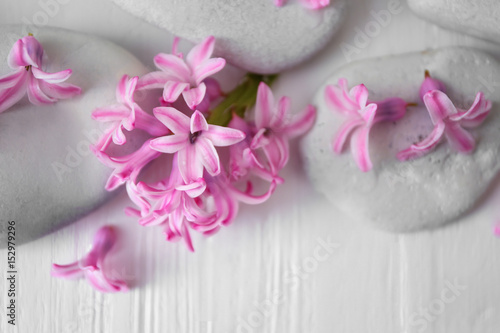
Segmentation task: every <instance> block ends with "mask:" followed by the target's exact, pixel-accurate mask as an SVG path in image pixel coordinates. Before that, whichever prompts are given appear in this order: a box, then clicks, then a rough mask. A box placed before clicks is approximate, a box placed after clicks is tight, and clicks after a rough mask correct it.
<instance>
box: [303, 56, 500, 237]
mask: <svg viewBox="0 0 500 333" xmlns="http://www.w3.org/2000/svg"><path fill="white" fill-rule="evenodd" d="M426 69H428V70H429V71H430V73H431V75H432V76H434V77H435V78H438V79H440V80H442V81H443V82H444V83H445V84H446V86H447V88H448V90H447V92H448V94H449V96H450V97H451V99H452V101H454V103H455V105H456V106H458V107H462V108H468V107H469V106H470V105H471V104H472V101H473V99H474V97H475V94H476V93H477V91H479V90H481V91H483V92H484V93H485V96H486V97H487V98H489V99H491V100H492V102H493V107H492V111H491V113H490V115H489V116H488V118H487V119H486V120H485V122H484V123H483V124H482V125H481V126H480V127H478V128H476V129H473V130H471V133H473V135H474V136H475V137H476V138H477V141H476V142H477V147H476V150H475V151H474V153H472V154H471V155H464V154H460V153H457V152H455V151H452V150H451V149H450V146H449V145H448V143H447V142H446V140H445V139H444V138H443V141H442V143H441V144H440V145H439V146H438V147H437V149H435V150H434V151H433V152H431V153H430V154H428V155H425V156H424V157H422V158H419V159H415V160H412V161H409V162H400V161H399V160H397V159H396V154H397V152H399V151H401V150H403V149H406V148H408V147H409V146H410V145H411V144H412V143H414V142H418V141H420V140H421V138H423V137H426V136H427V135H428V134H429V133H430V131H431V130H432V128H433V125H432V123H431V121H430V118H429V115H428V112H427V110H426V109H425V106H423V103H422V102H421V101H420V98H419V95H418V92H419V87H420V84H421V82H422V80H423V78H424V71H425V70H426ZM340 77H345V78H346V79H347V80H348V83H349V87H352V86H354V85H356V84H360V83H364V84H365V85H366V86H367V88H368V90H369V91H370V99H371V100H380V99H384V98H387V97H401V98H403V99H405V100H406V101H408V102H418V103H419V106H418V107H410V108H408V111H407V115H406V116H405V117H404V118H403V119H402V120H400V121H398V122H397V123H380V124H377V125H376V126H375V127H374V128H373V129H372V132H371V135H370V145H369V148H370V149H369V150H370V156H371V159H372V162H373V165H374V168H373V169H372V170H371V171H370V172H367V173H363V172H361V171H360V170H359V169H358V168H357V166H356V165H355V163H354V160H353V158H352V155H351V152H350V149H349V147H348V145H347V149H346V151H344V153H343V154H341V155H336V154H334V153H333V152H332V150H331V148H330V147H331V145H330V144H331V140H332V137H333V135H334V134H335V133H336V131H337V129H338V128H339V126H340V124H341V123H342V122H343V121H344V118H343V117H342V116H340V115H338V114H334V113H333V112H332V111H331V110H329V109H328V108H327V106H326V105H325V101H324V93H323V92H324V89H325V86H326V84H335V83H337V81H338V78H340ZM498 77H500V65H499V64H498V63H497V62H496V61H495V60H494V59H493V58H491V57H490V56H488V55H486V54H484V53H481V52H479V51H476V50H472V49H466V48H447V49H440V50H436V51H430V52H422V53H412V54H405V55H400V56H391V57H384V58H377V59H371V60H366V61H362V62H356V63H352V64H349V65H347V66H346V67H343V68H341V69H339V70H337V71H336V72H335V75H334V76H333V77H331V78H330V79H329V80H328V81H327V83H325V85H323V86H322V88H321V89H320V91H319V92H318V93H317V95H316V97H315V99H314V104H315V105H317V107H318V119H317V123H316V125H315V127H314V128H313V130H312V131H311V132H310V133H309V134H308V136H307V137H305V138H304V140H303V142H302V151H303V155H304V160H305V167H306V170H307V173H308V175H309V177H310V179H311V180H312V182H313V185H314V186H315V188H316V189H317V190H318V191H319V192H321V193H323V194H324V195H325V196H326V197H327V198H328V199H329V200H330V201H331V202H332V204H334V205H336V206H337V207H338V208H339V209H340V210H341V211H343V212H345V213H346V214H348V215H350V216H351V217H352V218H353V219H355V220H358V221H362V222H366V223H370V224H372V225H374V226H376V227H378V228H381V229H385V230H389V231H393V232H409V231H416V230H421V229H426V228H435V227H437V226H440V225H443V224H445V223H448V222H451V221H457V220H458V219H459V218H460V216H461V215H463V214H464V213H466V212H468V211H470V210H471V209H472V208H473V207H474V206H475V205H476V204H477V202H478V200H479V199H480V198H481V197H482V196H483V195H484V194H485V192H486V190H487V189H488V187H489V185H490V184H491V183H492V180H493V179H494V178H495V176H496V174H497V172H498V170H499V169H500V144H499V142H500V109H499V108H500V92H499V91H498V89H499V87H497V86H495V85H494V84H493V83H494V82H495V80H496V79H497V78H498ZM488 82H490V84H488Z"/></svg>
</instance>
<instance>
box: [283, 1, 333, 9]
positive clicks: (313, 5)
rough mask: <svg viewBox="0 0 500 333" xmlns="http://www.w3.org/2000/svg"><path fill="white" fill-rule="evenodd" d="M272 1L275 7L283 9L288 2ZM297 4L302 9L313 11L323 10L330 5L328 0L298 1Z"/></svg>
mask: <svg viewBox="0 0 500 333" xmlns="http://www.w3.org/2000/svg"><path fill="white" fill-rule="evenodd" d="M273 1H274V4H275V5H276V6H277V7H283V6H284V5H285V4H286V3H287V1H288V0H273ZM299 2H300V4H301V5H302V6H303V7H305V8H307V9H313V10H318V9H322V8H325V7H326V6H328V5H329V4H330V0H300V1H299Z"/></svg>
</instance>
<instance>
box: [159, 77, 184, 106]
mask: <svg viewBox="0 0 500 333" xmlns="http://www.w3.org/2000/svg"><path fill="white" fill-rule="evenodd" d="M186 89H189V83H184V82H176V81H167V83H165V86H164V87H163V99H164V100H165V101H166V102H169V103H173V102H175V101H176V100H177V99H178V98H179V96H180V95H181V94H182V92H183V91H184V90H186Z"/></svg>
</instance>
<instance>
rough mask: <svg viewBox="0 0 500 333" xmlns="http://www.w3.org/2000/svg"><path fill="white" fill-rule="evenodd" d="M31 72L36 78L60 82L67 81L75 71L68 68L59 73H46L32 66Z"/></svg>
mask: <svg viewBox="0 0 500 333" xmlns="http://www.w3.org/2000/svg"><path fill="white" fill-rule="evenodd" d="M31 72H32V73H33V76H34V77H35V78H37V79H40V80H43V81H46V82H49V83H60V82H63V81H66V80H67V79H68V78H69V77H70V76H71V73H73V71H72V70H71V69H66V70H64V71H60V72H57V73H46V72H44V71H42V70H40V69H38V68H36V67H32V68H31Z"/></svg>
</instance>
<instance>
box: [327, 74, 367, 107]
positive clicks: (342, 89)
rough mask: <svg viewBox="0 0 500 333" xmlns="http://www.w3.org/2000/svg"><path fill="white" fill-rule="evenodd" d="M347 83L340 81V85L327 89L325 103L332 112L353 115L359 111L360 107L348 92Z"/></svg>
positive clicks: (329, 86) (343, 80)
mask: <svg viewBox="0 0 500 333" xmlns="http://www.w3.org/2000/svg"><path fill="white" fill-rule="evenodd" d="M346 89H347V81H346V80H345V79H339V83H338V85H328V86H326V88H325V101H326V104H327V105H328V107H329V108H330V109H331V110H334V111H336V112H339V113H343V114H351V113H354V112H356V113H357V111H358V110H359V105H358V104H357V103H355V102H354V101H352V100H351V96H349V93H348V92H347V90H346Z"/></svg>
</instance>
